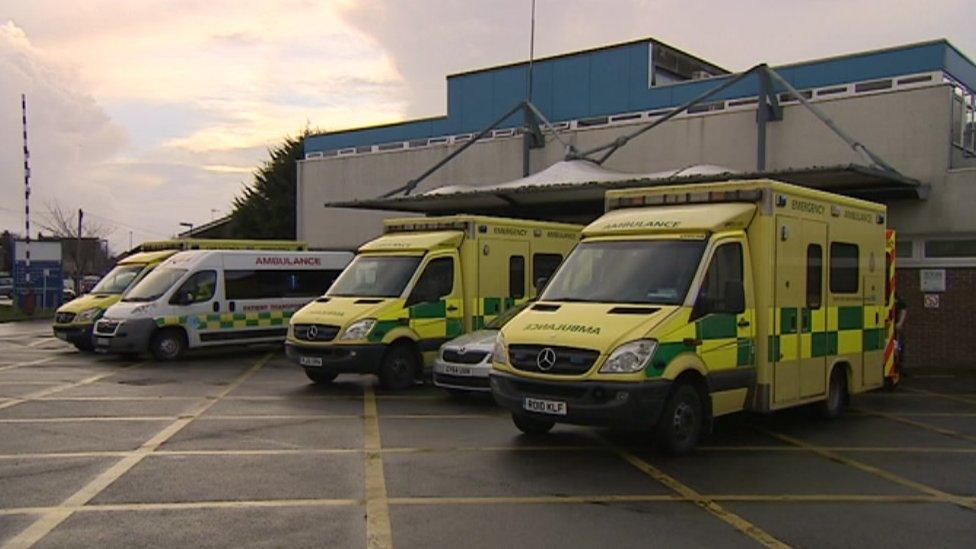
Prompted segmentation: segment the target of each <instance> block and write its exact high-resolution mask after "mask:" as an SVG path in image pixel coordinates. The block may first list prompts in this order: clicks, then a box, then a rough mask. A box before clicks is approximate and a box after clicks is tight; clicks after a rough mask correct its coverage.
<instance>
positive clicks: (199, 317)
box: [169, 268, 223, 347]
mask: <svg viewBox="0 0 976 549" xmlns="http://www.w3.org/2000/svg"><path fill="white" fill-rule="evenodd" d="M220 278H221V277H218V276H217V270H216V269H213V268H209V269H208V268H204V269H201V270H198V271H196V272H194V273H193V274H191V275H190V276H189V277H187V278H186V279H185V280H184V281H183V283H182V284H180V286H179V288H177V289H176V291H175V292H173V295H172V296H171V297H170V300H169V304H170V305H171V306H172V307H173V316H178V317H179V319H180V324H181V325H182V326H183V327H184V328H185V329H186V337H187V342H188V343H189V346H190V347H196V346H199V345H207V344H208V343H212V342H213V341H214V336H215V335H216V334H217V333H218V332H219V331H220V309H221V306H220V305H221V304H220V298H219V297H218V296H219V295H223V291H221V292H218V291H217V290H218V284H219V282H220Z"/></svg>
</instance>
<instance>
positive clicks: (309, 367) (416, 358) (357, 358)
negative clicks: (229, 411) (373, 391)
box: [285, 216, 580, 389]
mask: <svg viewBox="0 0 976 549" xmlns="http://www.w3.org/2000/svg"><path fill="white" fill-rule="evenodd" d="M384 226H385V231H384V232H385V234H384V235H383V236H381V237H379V238H377V239H375V240H372V241H370V242H367V243H366V244H364V245H363V246H362V247H360V248H359V254H358V255H357V256H356V259H354V260H353V262H352V263H351V264H350V265H349V267H347V268H346V270H345V271H343V273H342V275H341V276H340V277H339V278H338V279H337V280H336V281H335V284H333V285H332V287H331V288H329V291H328V293H326V294H325V295H324V296H323V297H321V298H320V299H317V300H315V301H314V302H312V303H310V304H309V305H308V306H306V307H304V308H303V309H302V310H300V311H298V312H297V313H295V316H294V317H292V319H291V326H290V329H289V332H288V340H287V342H286V345H285V347H286V350H287V353H288V357H289V358H290V359H291V360H292V361H294V362H296V363H298V364H299V365H301V366H302V367H304V369H305V373H306V374H307V375H308V377H309V378H310V379H311V380H312V381H315V382H317V383H328V382H331V381H332V380H333V379H335V377H336V376H337V375H338V374H340V373H368V374H378V375H379V377H380V382H381V383H382V385H383V386H384V387H386V388H390V389H402V388H405V387H408V386H410V385H411V384H413V383H414V381H415V380H416V379H418V378H420V377H421V375H422V373H423V369H422V366H425V365H432V364H433V361H434V358H435V356H436V354H437V349H438V348H439V347H440V345H441V344H442V343H444V342H445V341H448V340H450V339H453V338H455V337H457V336H459V335H461V334H462V333H466V332H468V331H471V330H477V329H479V328H481V327H482V326H484V325H485V323H486V322H487V321H489V320H491V319H492V318H494V316H495V315H497V314H498V313H499V312H501V311H503V310H505V309H507V308H509V307H511V306H513V305H514V304H515V303H518V302H522V301H524V300H526V299H529V298H531V297H533V296H534V295H535V281H538V280H539V279H546V278H548V277H549V276H550V275H551V274H552V272H553V271H555V269H556V267H557V266H558V265H559V263H560V262H561V261H562V259H563V257H564V256H565V254H567V253H569V251H570V250H571V249H572V248H573V246H574V245H575V244H576V242H577V240H578V238H579V230H580V227H579V226H578V225H567V224H563V223H545V222H536V221H525V220H517V219H501V218H491V217H479V216H445V217H432V218H406V219H390V220H387V221H386V222H385V223H384Z"/></svg>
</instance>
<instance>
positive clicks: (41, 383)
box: [0, 381, 63, 386]
mask: <svg viewBox="0 0 976 549" xmlns="http://www.w3.org/2000/svg"><path fill="white" fill-rule="evenodd" d="M61 383H63V382H61V381H0V386H5V385H60V384H61Z"/></svg>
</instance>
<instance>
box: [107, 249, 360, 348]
mask: <svg viewBox="0 0 976 549" xmlns="http://www.w3.org/2000/svg"><path fill="white" fill-rule="evenodd" d="M352 257H353V255H352V253H350V252H311V251H261V250H194V251H185V252H180V253H178V254H176V255H174V256H172V257H171V258H169V259H167V260H166V261H165V262H163V263H162V264H161V265H160V266H159V267H157V268H156V269H154V270H153V271H152V272H151V273H150V274H149V275H147V276H146V277H145V278H143V279H142V280H141V281H139V283H138V284H136V285H135V286H133V287H132V288H130V289H129V290H127V291H126V293H125V295H124V296H123V297H122V300H121V301H119V302H118V303H116V304H115V305H112V306H111V307H109V309H108V310H107V311H106V312H105V315H104V316H103V317H102V318H101V320H99V321H98V323H96V325H95V346H96V349H97V350H99V351H102V352H109V353H123V354H140V353H144V352H149V353H150V354H152V355H153V356H154V357H155V358H156V359H157V360H176V359H178V358H180V357H181V356H182V355H183V353H184V352H185V351H186V350H187V349H192V348H196V347H211V346H218V345H240V344H250V343H268V342H278V341H283V340H284V339H285V336H286V334H287V332H288V321H289V319H290V318H291V315H292V314H293V313H294V312H295V311H297V310H298V309H300V308H301V307H303V306H304V305H305V304H307V303H308V302H309V301H312V300H313V299H315V298H316V297H318V296H320V295H322V293H324V292H325V290H326V289H328V287H329V286H330V285H331V284H332V282H333V281H334V280H335V279H336V277H337V276H339V273H341V272H342V269H343V268H345V266H346V265H347V264H348V263H349V261H350V260H351V259H352Z"/></svg>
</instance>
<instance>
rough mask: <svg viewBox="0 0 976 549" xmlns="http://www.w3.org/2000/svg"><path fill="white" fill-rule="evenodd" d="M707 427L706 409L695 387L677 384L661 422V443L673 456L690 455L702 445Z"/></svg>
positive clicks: (659, 436)
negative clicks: (705, 427) (703, 431)
mask: <svg viewBox="0 0 976 549" xmlns="http://www.w3.org/2000/svg"><path fill="white" fill-rule="evenodd" d="M704 425H705V407H704V406H703V404H702V396H701V393H699V392H698V389H696V388H695V386H694V385H692V384H690V383H685V382H681V381H679V382H677V383H676V384H675V386H674V388H673V389H672V390H671V394H670V395H669V396H668V400H667V401H666V402H665V403H664V410H663V412H662V413H661V418H660V419H659V420H658V424H657V429H656V433H655V434H656V435H657V443H658V445H659V446H660V447H661V449H663V450H664V451H665V452H667V453H669V454H672V455H683V454H687V453H690V452H691V451H692V450H694V449H695V445H697V444H698V439H699V438H701V435H702V427H703V426H704Z"/></svg>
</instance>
